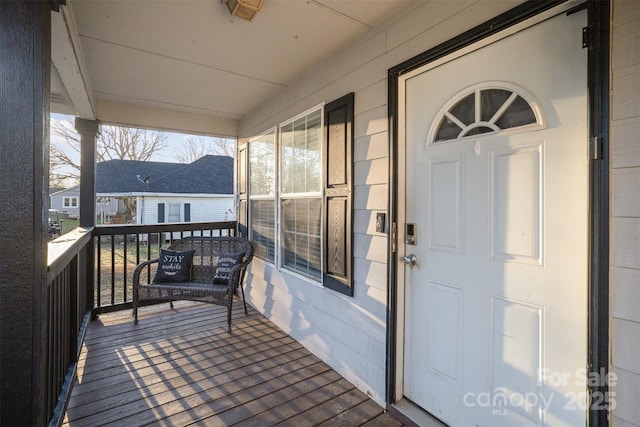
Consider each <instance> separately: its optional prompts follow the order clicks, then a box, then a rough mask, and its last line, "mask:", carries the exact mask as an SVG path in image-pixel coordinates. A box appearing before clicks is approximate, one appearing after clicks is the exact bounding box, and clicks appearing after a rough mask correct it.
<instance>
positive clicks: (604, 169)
mask: <svg viewBox="0 0 640 427" xmlns="http://www.w3.org/2000/svg"><path fill="white" fill-rule="evenodd" d="M562 3H564V0H560V1H558V0H554V1H544V2H542V1H541V2H537V1H528V2H525V3H523V4H521V5H519V6H517V7H515V8H514V9H511V10H510V11H507V12H505V13H503V14H501V15H499V16H497V17H495V18H493V19H491V20H489V21H487V22H485V23H483V24H480V25H478V26H477V27H475V28H472V29H471V30H469V31H466V32H464V33H462V34H460V35H459V36H457V37H454V38H453V39H451V40H449V41H447V42H444V43H442V44H440V45H438V46H436V47H434V48H432V49H429V50H428V51H426V52H423V53H422V54H419V55H417V56H415V57H413V58H411V59H409V60H407V61H405V62H403V63H401V64H399V65H397V66H395V67H393V68H391V69H390V70H389V72H388V100H389V103H388V128H389V217H390V220H389V221H390V224H393V223H395V222H397V218H398V116H397V111H398V106H399V104H398V102H399V99H398V83H399V78H400V76H402V75H403V74H405V73H408V72H410V71H412V70H415V69H416V68H418V67H421V66H423V65H425V64H427V63H429V62H432V61H434V60H436V59H438V58H442V57H444V56H446V55H449V54H451V53H453V52H455V51H457V50H459V49H462V48H464V47H466V46H469V45H471V44H473V43H476V42H478V41H480V40H482V39H484V38H486V37H489V36H492V35H494V34H497V33H499V32H501V31H503V30H505V29H507V28H509V27H511V26H513V25H515V24H518V23H521V22H523V21H525V20H527V19H529V18H532V17H534V16H535V15H538V14H539V13H542V12H544V11H546V10H549V9H551V8H553V7H555V6H557V5H560V4H562ZM610 6H611V4H610V1H609V0H588V2H587V9H588V18H587V19H588V25H589V28H590V38H591V40H590V45H589V54H588V94H589V132H590V137H593V136H597V137H598V139H599V142H600V144H601V147H602V153H603V155H602V156H601V157H600V158H599V160H595V161H592V163H591V165H590V166H591V167H590V169H591V170H590V183H589V185H590V189H589V190H590V214H589V216H590V217H589V223H590V236H589V242H590V248H589V250H590V262H589V264H590V265H589V308H588V316H589V325H588V328H589V349H588V358H589V360H588V363H589V368H590V370H591V371H593V372H602V371H601V369H604V372H608V369H609V359H608V358H609V356H608V348H609V322H608V317H609V305H608V304H609V302H608V301H609V283H608V280H609V279H608V276H609V218H608V213H609V159H608V151H609V97H608V95H609V51H610V46H609V35H610V28H609V26H610V17H609V11H610ZM395 244H396V242H394V239H393V238H391V239H389V242H388V253H389V260H388V267H387V274H388V283H389V288H388V294H387V307H388V309H387V359H386V378H385V383H386V384H385V385H386V390H385V391H386V402H387V404H388V405H390V404H392V403H393V402H395V401H396V400H397V398H396V395H395V388H396V371H395V367H396V362H397V361H396V356H395V355H396V348H397V344H398V340H397V336H396V328H397V324H396V319H397V315H398V302H397V298H396V297H397V291H398V283H397V275H398V272H397V262H396V258H397V256H398V254H397V253H396V252H395ZM590 391H591V393H592V396H593V395H594V393H604V392H606V391H607V388H606V385H602V386H600V387H594V388H592V389H591V390H590ZM588 417H589V426H591V427H600V426H607V425H608V413H607V411H606V410H598V409H597V408H595V409H591V410H590V411H589V414H588Z"/></svg>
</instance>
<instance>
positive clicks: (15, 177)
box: [0, 0, 51, 426]
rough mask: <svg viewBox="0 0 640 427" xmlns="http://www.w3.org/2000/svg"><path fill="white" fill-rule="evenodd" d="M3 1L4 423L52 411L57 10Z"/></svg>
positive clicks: (0, 231) (35, 422) (0, 321)
mask: <svg viewBox="0 0 640 427" xmlns="http://www.w3.org/2000/svg"><path fill="white" fill-rule="evenodd" d="M50 7H51V5H50V3H49V2H48V1H5V0H3V1H1V2H0V100H2V101H1V102H0V175H1V176H2V180H3V183H2V184H3V185H2V187H1V189H0V224H1V225H2V226H1V227H0V241H1V242H2V244H0V424H1V425H7V426H9V425H32V426H40V425H45V424H46V423H47V422H48V414H46V413H45V402H44V400H45V399H44V396H45V394H44V391H45V390H44V389H45V387H44V383H45V379H44V378H45V374H44V373H45V369H46V364H45V360H44V359H45V357H44V354H45V353H44V351H45V343H46V334H45V332H44V331H45V326H46V307H45V306H44V289H45V285H46V272H47V260H46V257H47V240H48V239H47V229H46V227H45V224H46V223H47V222H46V221H47V206H48V198H49V191H48V179H49V92H50V87H49V85H50V68H51V53H50V52H51V10H50Z"/></svg>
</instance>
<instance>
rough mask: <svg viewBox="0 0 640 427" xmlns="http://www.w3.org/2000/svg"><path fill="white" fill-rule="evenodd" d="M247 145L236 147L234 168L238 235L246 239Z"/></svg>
mask: <svg viewBox="0 0 640 427" xmlns="http://www.w3.org/2000/svg"><path fill="white" fill-rule="evenodd" d="M247 148H248V145H247V144H244V145H242V146H241V147H239V148H238V157H237V159H238V160H237V161H238V163H237V165H236V170H237V171H238V206H237V209H238V214H237V215H238V236H240V237H244V238H246V239H248V238H249V228H248V225H249V222H248V214H249V212H248V208H249V206H248V195H249V192H248V191H247V190H248V188H247V187H248V185H247V182H248V179H249V175H248V170H249V167H248V161H249V158H248V156H247V154H248V152H247Z"/></svg>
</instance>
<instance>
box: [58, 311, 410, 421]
mask: <svg viewBox="0 0 640 427" xmlns="http://www.w3.org/2000/svg"><path fill="white" fill-rule="evenodd" d="M139 319H140V321H139V323H138V324H137V325H134V324H133V321H132V317H131V310H127V311H122V312H116V313H109V314H105V315H102V316H100V317H99V319H98V320H96V321H94V322H91V324H90V326H89V329H88V330H87V334H86V339H85V343H84V345H83V349H82V353H81V355H80V358H79V362H78V381H77V383H76V385H75V386H74V389H73V392H72V395H71V401H70V402H69V406H68V409H67V413H66V415H65V418H64V425H65V426H98V425H126V426H142V425H155V426H187V425H197V426H232V425H242V426H272V425H282V426H296V427H298V426H315V425H323V426H333V425H336V426H357V425H364V424H366V425H369V426H384V425H389V426H393V427H396V426H398V427H400V426H402V425H403V424H402V423H401V422H400V421H398V420H397V419H394V418H392V417H391V416H390V415H389V414H387V413H384V412H383V409H382V408H381V407H380V406H379V405H377V404H376V403H375V402H373V401H372V400H371V399H369V398H368V397H367V396H366V395H365V394H363V393H362V392H360V391H359V390H357V389H356V388H355V387H354V386H353V385H352V384H350V383H349V382H348V381H346V380H345V379H344V378H342V377H341V376H340V375H339V374H338V373H336V372H335V371H333V370H332V369H331V368H330V367H329V366H328V365H326V364H325V363H323V362H322V361H321V360H320V359H318V358H317V357H316V356H314V355H312V354H311V353H310V352H308V351H307V350H306V349H305V348H304V347H302V346H301V345H300V344H299V343H298V342H296V341H295V340H293V339H292V338H291V337H289V336H288V335H286V334H285V333H284V332H282V331H281V330H280V329H278V328H277V327H276V326H275V325H274V324H273V323H271V322H270V321H268V320H267V319H266V318H264V317H263V316H261V315H260V314H258V313H257V312H256V311H255V310H253V309H251V308H249V314H248V315H245V314H244V310H243V307H242V303H241V302H238V301H236V302H234V309H233V325H232V333H228V332H227V330H226V328H227V326H226V309H225V308H224V307H219V306H215V305H207V304H199V303H191V302H179V303H176V304H175V310H171V309H170V308H169V306H168V304H160V305H155V306H149V307H144V308H142V309H140V313H139Z"/></svg>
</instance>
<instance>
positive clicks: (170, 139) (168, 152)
mask: <svg viewBox="0 0 640 427" xmlns="http://www.w3.org/2000/svg"><path fill="white" fill-rule="evenodd" d="M50 118H51V122H52V123H53V122H54V121H62V120H67V121H71V123H73V121H74V120H75V119H74V116H68V115H64V114H54V113H52V114H51V116H50ZM52 128H53V126H52ZM163 132H164V133H165V134H166V135H167V140H166V142H165V144H166V148H165V149H163V150H161V151H157V152H156V153H154V154H153V155H152V156H151V159H150V160H151V161H156V162H168V163H176V162H178V160H177V159H176V154H177V153H179V152H180V147H181V146H182V145H183V144H184V143H185V141H186V140H187V138H189V137H193V136H197V137H200V138H205V139H207V138H209V137H203V136H202V135H189V134H184V133H177V132H166V131H163ZM211 139H213V138H211ZM230 141H233V140H230ZM50 142H51V145H55V146H57V147H60V148H61V149H63V148H64V147H65V145H66V144H65V143H64V139H63V138H61V137H60V136H57V135H55V134H54V132H52V133H51V135H50ZM65 152H66V153H67V154H68V155H69V156H71V157H72V158H73V160H74V161H76V162H79V154H77V153H75V152H73V150H65Z"/></svg>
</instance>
